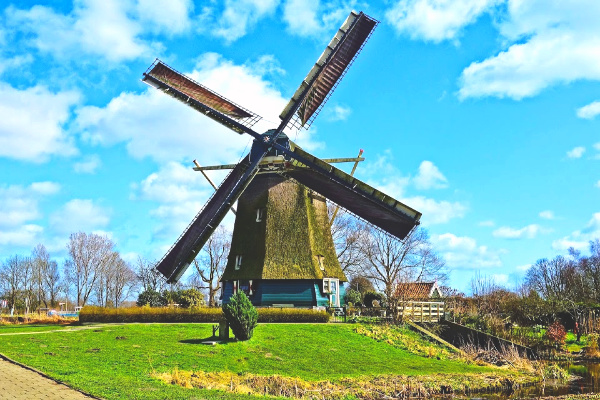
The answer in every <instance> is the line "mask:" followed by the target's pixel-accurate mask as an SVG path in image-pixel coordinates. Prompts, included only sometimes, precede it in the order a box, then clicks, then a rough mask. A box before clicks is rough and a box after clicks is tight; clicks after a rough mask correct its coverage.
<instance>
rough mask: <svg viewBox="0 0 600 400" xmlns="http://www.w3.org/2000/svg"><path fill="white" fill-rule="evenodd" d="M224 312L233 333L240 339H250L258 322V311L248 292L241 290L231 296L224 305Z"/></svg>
mask: <svg viewBox="0 0 600 400" xmlns="http://www.w3.org/2000/svg"><path fill="white" fill-rule="evenodd" d="M223 314H225V319H226V320H227V322H228V323H229V326H230V327H231V330H232V331H233V334H234V335H235V337H236V339H238V340H248V339H250V338H252V335H253V334H254V328H255V327H256V324H257V322H258V311H256V308H254V306H253V305H252V303H251V302H250V300H249V299H248V297H247V296H246V293H244V292H243V291H241V290H239V291H238V292H237V293H236V294H234V295H233V296H231V298H230V299H229V303H228V304H225V305H223Z"/></svg>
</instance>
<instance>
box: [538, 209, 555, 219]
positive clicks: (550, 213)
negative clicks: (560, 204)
mask: <svg viewBox="0 0 600 400" xmlns="http://www.w3.org/2000/svg"><path fill="white" fill-rule="evenodd" d="M539 215H540V218H543V219H555V218H556V216H555V215H554V212H553V211H550V210H545V211H542V212H540V214H539Z"/></svg>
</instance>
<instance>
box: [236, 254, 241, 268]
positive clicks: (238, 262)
mask: <svg viewBox="0 0 600 400" xmlns="http://www.w3.org/2000/svg"><path fill="white" fill-rule="evenodd" d="M241 266H242V256H240V255H237V256H235V269H236V270H239V269H240V268H241Z"/></svg>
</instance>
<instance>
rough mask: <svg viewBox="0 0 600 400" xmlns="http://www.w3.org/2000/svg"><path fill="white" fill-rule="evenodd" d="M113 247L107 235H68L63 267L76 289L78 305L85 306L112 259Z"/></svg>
mask: <svg viewBox="0 0 600 400" xmlns="http://www.w3.org/2000/svg"><path fill="white" fill-rule="evenodd" d="M113 248H114V243H113V242H112V241H111V240H110V239H109V238H108V237H106V236H100V235H97V234H95V233H91V234H86V233H84V232H77V233H73V234H71V236H70V237H69V243H68V244H67V250H68V252H69V256H68V258H67V262H66V263H65V267H66V268H67V272H68V274H69V276H70V278H71V280H72V282H73V284H74V286H75V289H76V291H77V304H78V305H79V306H85V304H86V303H87V301H88V299H89V297H90V295H91V294H92V292H93V291H94V289H96V288H97V286H98V280H99V279H101V277H102V274H103V273H104V272H105V270H106V268H108V266H109V265H110V264H111V263H112V262H113V261H114V257H115V252H114V251H113ZM102 297H104V296H103V295H102Z"/></svg>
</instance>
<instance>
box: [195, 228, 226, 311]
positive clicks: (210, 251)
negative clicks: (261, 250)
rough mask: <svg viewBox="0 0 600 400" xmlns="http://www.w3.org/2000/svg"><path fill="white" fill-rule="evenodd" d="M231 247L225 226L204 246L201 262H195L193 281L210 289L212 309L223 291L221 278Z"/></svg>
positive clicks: (216, 231)
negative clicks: (220, 290) (221, 290)
mask: <svg viewBox="0 0 600 400" xmlns="http://www.w3.org/2000/svg"><path fill="white" fill-rule="evenodd" d="M230 247H231V234H230V233H229V232H228V231H227V230H226V229H225V228H224V227H223V226H219V227H218V228H217V229H216V230H215V232H214V233H213V234H212V236H211V237H210V239H208V242H206V244H205V245H204V248H203V249H202V254H201V255H200V257H198V258H199V260H198V258H196V259H195V260H194V268H195V271H194V278H193V279H195V280H197V281H200V282H201V285H202V286H201V288H203V289H208V305H209V306H210V307H214V306H215V305H216V304H217V293H218V292H219V289H221V276H223V271H225V266H226V265H227V255H228V254H229V249H230ZM199 286H200V285H199Z"/></svg>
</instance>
